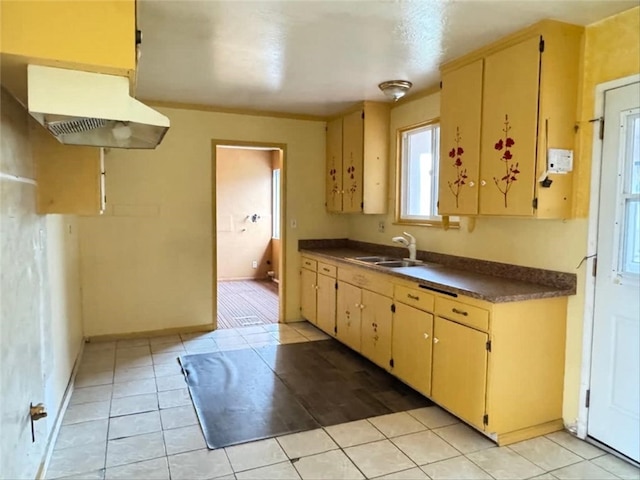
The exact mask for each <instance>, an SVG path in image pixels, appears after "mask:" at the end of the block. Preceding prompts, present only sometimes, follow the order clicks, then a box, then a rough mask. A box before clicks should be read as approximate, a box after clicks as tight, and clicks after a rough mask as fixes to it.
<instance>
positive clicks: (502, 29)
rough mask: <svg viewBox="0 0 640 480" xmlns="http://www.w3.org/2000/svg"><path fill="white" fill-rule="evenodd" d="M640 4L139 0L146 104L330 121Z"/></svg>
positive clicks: (602, 0) (599, 0)
mask: <svg viewBox="0 0 640 480" xmlns="http://www.w3.org/2000/svg"><path fill="white" fill-rule="evenodd" d="M637 4H638V0H546V1H545V0H543V1H536V0H522V1H521V0H497V1H496V0H490V1H489V0H487V1H485V0H465V1H459V0H416V1H413V0H381V1H371V0H346V1H330V0H325V1H314V0H266V1H265V0H262V1H239V0H235V1H234V0H227V1H215V0H205V1H192V0H181V1H158V0H139V1H138V28H140V29H141V30H142V32H143V42H142V47H141V51H142V54H141V57H140V64H139V69H138V73H139V77H138V89H137V96H138V97H140V98H143V99H147V100H158V101H168V102H180V103H194V104H202V105H209V106H214V107H222V108H232V109H243V110H261V111H273V112H283V113H290V114H304V115H318V116H328V115H332V114H335V113H337V112H339V111H341V110H343V109H345V108H347V107H349V106H351V105H352V104H353V103H355V102H358V101H361V100H375V101H386V100H387V99H386V97H385V96H384V95H383V94H382V92H380V90H379V89H378V84H379V83H380V82H382V81H385V80H393V79H402V80H409V81H411V82H413V85H414V86H413V89H412V91H411V92H410V94H411V93H415V92H417V91H420V90H424V89H425V88H428V87H431V86H434V85H436V84H437V82H438V81H439V74H438V65H439V64H440V63H442V62H445V61H449V60H452V59H454V58H456V57H458V56H460V55H462V54H465V53H467V52H469V51H472V50H474V49H475V48H477V47H479V46H482V45H484V44H487V43H489V42H491V41H493V40H496V39H498V38H500V37H502V36H504V35H506V34H509V33H511V32H514V31H516V30H519V29H521V28H523V27H525V26H527V25H530V24H532V23H534V22H536V21H538V20H541V19H544V18H553V19H557V20H561V21H565V22H569V23H575V24H580V25H587V24H589V23H593V22H595V21H598V20H600V19H602V18H605V17H607V16H610V15H613V14H615V13H618V12H621V11H623V10H626V9H629V8H631V7H633V6H635V5H637Z"/></svg>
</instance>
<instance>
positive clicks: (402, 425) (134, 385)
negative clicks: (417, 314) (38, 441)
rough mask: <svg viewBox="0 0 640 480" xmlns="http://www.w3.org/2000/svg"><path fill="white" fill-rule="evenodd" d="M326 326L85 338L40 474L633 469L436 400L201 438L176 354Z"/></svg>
mask: <svg viewBox="0 0 640 480" xmlns="http://www.w3.org/2000/svg"><path fill="white" fill-rule="evenodd" d="M324 338H327V336H326V335H324V334H323V333H322V332H320V331H319V330H317V329H315V327H313V326H311V325H310V324H308V323H297V324H289V325H278V324H272V325H264V326H251V327H246V328H242V329H232V330H219V331H216V332H213V333H206V334H199V333H190V334H185V335H169V336H164V337H154V338H148V339H147V338H143V339H133V340H120V341H118V342H105V343H89V344H87V345H86V346H85V351H84V355H83V359H82V364H81V366H80V368H79V371H78V375H77V377H76V387H75V391H74V392H73V395H72V397H71V401H70V405H69V407H68V409H67V412H66V415H65V417H64V419H63V422H62V427H61V429H60V434H59V436H58V439H57V442H56V445H55V448H54V452H53V456H52V459H51V462H50V465H49V468H48V471H47V478H49V479H54V478H66V479H71V478H73V479H86V480H92V479H99V480H104V479H129V480H131V479H145V480H147V479H149V480H156V479H157V480H168V479H172V480H211V479H238V480H241V479H242V480H244V479H246V480H250V479H300V478H302V479H361V478H386V479H398V480H400V479H435V480H440V479H443V480H444V479H492V478H495V479H525V478H546V479H598V480H599V479H618V478H622V479H640V470H638V469H637V468H634V467H633V466H631V465H629V464H627V463H625V462H623V461H622V460H620V459H618V458H616V457H614V456H612V455H610V454H607V453H606V452H604V451H602V450H600V449H598V448H596V447H594V446H593V445H590V444H588V443H585V442H583V441H581V440H578V439H577V438H575V437H573V436H571V435H570V434H568V433H566V432H556V433H553V434H550V435H546V436H544V437H539V438H535V439H532V440H527V441H524V442H520V443H517V444H514V445H510V446H508V447H497V446H496V445H495V444H493V443H492V442H490V441H489V440H488V439H486V438H485V437H484V436H482V435H480V434H479V433H477V432H476V431H475V430H473V429H471V428H469V427H467V426H466V425H464V424H462V423H460V422H459V421H458V420H457V419H456V418H455V417H453V416H451V415H449V414H448V413H447V412H445V411H443V410H442V409H440V408H439V407H427V408H421V409H417V410H411V411H409V412H402V413H394V414H390V415H383V416H380V417H374V418H370V419H367V420H359V421H356V422H350V423H346V424H341V425H334V426H331V427H327V428H323V429H318V430H312V431H309V432H302V433H296V434H293V435H286V436H282V437H278V438H272V439H267V440H261V441H257V442H251V443H246V444H243V445H237V446H233V447H229V448H223V449H218V450H208V449H207V448H206V444H205V441H204V437H203V435H202V432H201V430H200V426H199V424H198V420H197V417H196V414H195V411H194V409H193V406H192V403H191V399H190V397H189V393H188V390H187V388H186V384H185V383H184V380H183V378H182V374H181V371H180V366H179V364H178V363H177V360H176V358H177V357H178V356H179V355H183V354H187V353H204V352H215V351H222V350H235V349H240V348H254V347H259V346H263V345H277V344H284V343H294V342H304V341H312V340H321V339H324Z"/></svg>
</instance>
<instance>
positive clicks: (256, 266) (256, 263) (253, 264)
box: [251, 260, 258, 268]
mask: <svg viewBox="0 0 640 480" xmlns="http://www.w3.org/2000/svg"><path fill="white" fill-rule="evenodd" d="M251 266H252V267H253V268H258V262H256V261H255V260H254V261H253V262H251Z"/></svg>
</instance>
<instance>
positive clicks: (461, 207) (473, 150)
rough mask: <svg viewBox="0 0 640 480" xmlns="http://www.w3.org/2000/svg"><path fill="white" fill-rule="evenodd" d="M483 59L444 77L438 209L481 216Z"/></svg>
mask: <svg viewBox="0 0 640 480" xmlns="http://www.w3.org/2000/svg"><path fill="white" fill-rule="evenodd" d="M483 65H484V61H483V60H482V59H480V60H476V61H475V62H472V63H470V64H469V65H465V66H463V67H461V68H458V69H457V70H453V71H450V72H445V73H443V74H442V92H441V97H440V98H441V100H440V101H441V104H442V111H441V113H440V165H439V172H440V173H439V176H438V192H439V195H438V197H439V198H438V202H439V203H438V210H439V212H440V214H441V215H445V214H453V215H476V214H477V213H478V177H479V175H480V123H481V120H482V118H481V112H482V71H483Z"/></svg>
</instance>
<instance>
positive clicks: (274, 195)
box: [271, 168, 282, 240]
mask: <svg viewBox="0 0 640 480" xmlns="http://www.w3.org/2000/svg"><path fill="white" fill-rule="evenodd" d="M281 181H282V172H281V169H280V168H274V169H273V170H271V238H272V239H273V240H280V238H281V236H282V225H281V224H280V216H281V210H282V200H281V198H280V189H281V183H280V182H281Z"/></svg>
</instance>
